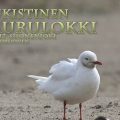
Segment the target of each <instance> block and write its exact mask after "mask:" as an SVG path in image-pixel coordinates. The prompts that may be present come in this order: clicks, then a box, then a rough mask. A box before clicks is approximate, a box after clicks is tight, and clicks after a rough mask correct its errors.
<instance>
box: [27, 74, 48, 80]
mask: <svg viewBox="0 0 120 120" xmlns="http://www.w3.org/2000/svg"><path fill="white" fill-rule="evenodd" d="M28 77H30V78H33V79H36V80H38V79H40V80H47V77H42V76H35V75H28Z"/></svg>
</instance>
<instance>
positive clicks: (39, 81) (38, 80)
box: [28, 75, 48, 87]
mask: <svg viewBox="0 0 120 120" xmlns="http://www.w3.org/2000/svg"><path fill="white" fill-rule="evenodd" d="M28 77H30V78H33V79H35V81H36V83H37V84H38V87H42V86H43V85H44V83H45V82H46V81H47V80H48V77H42V76H35V75H28Z"/></svg>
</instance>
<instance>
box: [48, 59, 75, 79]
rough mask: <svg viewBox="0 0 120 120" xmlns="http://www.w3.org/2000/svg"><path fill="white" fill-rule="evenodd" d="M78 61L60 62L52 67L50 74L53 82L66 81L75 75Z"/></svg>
mask: <svg viewBox="0 0 120 120" xmlns="http://www.w3.org/2000/svg"><path fill="white" fill-rule="evenodd" d="M76 63H77V59H69V58H68V61H60V62H59V63H58V64H55V65H53V66H52V67H51V69H50V71H49V73H50V74H51V79H52V80H65V79H68V78H70V77H72V75H73V74H74V72H75V70H76Z"/></svg>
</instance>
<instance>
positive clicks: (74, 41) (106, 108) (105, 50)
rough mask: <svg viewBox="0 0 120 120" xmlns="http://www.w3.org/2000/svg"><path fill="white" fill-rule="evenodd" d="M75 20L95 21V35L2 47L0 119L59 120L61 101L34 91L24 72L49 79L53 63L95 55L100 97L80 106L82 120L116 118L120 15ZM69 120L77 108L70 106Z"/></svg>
mask: <svg viewBox="0 0 120 120" xmlns="http://www.w3.org/2000/svg"><path fill="white" fill-rule="evenodd" d="M86 16H87V18H85V17H84V16H74V19H77V20H78V18H81V19H85V20H91V19H93V20H96V21H97V23H98V24H97V34H96V35H80V36H77V35H59V36H58V37H57V40H46V41H42V40H41V41H31V43H30V44H26V45H20V44H19V45H15V44H14V45H0V91H1V92H0V120H38V119H39V120H54V119H55V120H62V113H63V109H62V103H60V102H58V101H55V100H54V99H53V97H52V96H50V95H48V94H46V93H42V92H41V91H40V92H39V91H38V90H36V85H35V82H34V81H33V80H31V79H29V78H27V77H26V75H28V74H35V75H44V76H47V75H48V70H49V69H50V67H51V65H52V64H55V63H57V62H58V61H59V60H61V59H65V58H68V57H70V58H72V57H78V56H79V54H80V52H82V51H84V50H92V51H94V52H95V53H96V54H97V56H98V59H99V60H100V61H102V62H103V66H102V67H99V68H98V70H99V73H100V75H101V85H100V90H99V92H98V96H97V97H96V98H94V99H92V100H91V101H88V102H86V103H84V108H83V111H84V120H93V119H94V118H95V117H96V116H98V115H104V116H107V117H109V118H110V120H119V119H120V112H119V110H120V102H119V99H120V98H119V96H120V84H119V83H120V53H119V52H120V40H119V39H120V32H119V31H120V24H119V21H120V16H119V14H112V15H110V14H108V15H100V16H94V15H93V16H92V17H91V16H89V15H86ZM68 116H69V119H70V120H77V119H78V117H79V110H78V106H77V105H75V106H69V109H68Z"/></svg>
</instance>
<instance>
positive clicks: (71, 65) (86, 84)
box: [28, 51, 102, 120]
mask: <svg viewBox="0 0 120 120" xmlns="http://www.w3.org/2000/svg"><path fill="white" fill-rule="evenodd" d="M96 65H102V63H101V62H99V61H98V60H97V56H96V54H95V53H93V52H91V51H84V52H82V53H81V54H80V56H79V58H78V59H69V58H68V60H67V61H60V62H59V63H58V64H55V65H53V66H52V67H51V69H50V71H49V73H50V75H49V76H48V77H42V76H35V75H28V77H31V78H34V79H36V82H37V84H38V88H39V89H42V90H44V91H46V92H48V93H51V94H52V95H53V96H54V97H55V99H57V100H60V101H62V102H63V103H64V117H63V120H66V115H65V113H66V104H79V107H80V120H82V111H81V109H82V103H83V102H85V101H87V100H89V99H91V98H92V97H94V96H95V95H96V93H97V91H98V89H99V84H100V76H99V73H98V71H97V69H96Z"/></svg>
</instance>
